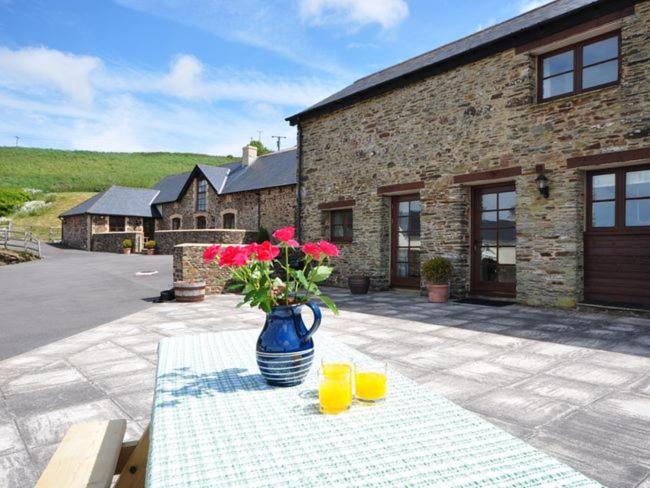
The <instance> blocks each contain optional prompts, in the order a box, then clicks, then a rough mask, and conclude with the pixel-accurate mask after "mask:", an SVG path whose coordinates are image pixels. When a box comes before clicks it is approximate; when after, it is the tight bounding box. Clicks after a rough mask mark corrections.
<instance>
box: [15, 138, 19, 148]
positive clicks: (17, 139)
mask: <svg viewBox="0 0 650 488" xmlns="http://www.w3.org/2000/svg"><path fill="white" fill-rule="evenodd" d="M14 137H15V138H16V147H18V141H19V140H20V136H14Z"/></svg>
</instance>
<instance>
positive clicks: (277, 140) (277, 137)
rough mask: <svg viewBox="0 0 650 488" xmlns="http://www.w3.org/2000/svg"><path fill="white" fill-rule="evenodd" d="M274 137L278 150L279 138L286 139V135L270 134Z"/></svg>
mask: <svg viewBox="0 0 650 488" xmlns="http://www.w3.org/2000/svg"><path fill="white" fill-rule="evenodd" d="M271 137H272V138H273V139H275V142H276V144H277V145H278V151H279V150H280V140H282V139H286V136H271Z"/></svg>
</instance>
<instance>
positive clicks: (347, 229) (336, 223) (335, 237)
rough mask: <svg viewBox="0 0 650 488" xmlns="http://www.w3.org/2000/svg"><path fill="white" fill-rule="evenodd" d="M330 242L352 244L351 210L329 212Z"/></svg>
mask: <svg viewBox="0 0 650 488" xmlns="http://www.w3.org/2000/svg"><path fill="white" fill-rule="evenodd" d="M330 225H331V227H330V240H331V241H332V242H352V209H346V210H332V211H331V212H330Z"/></svg>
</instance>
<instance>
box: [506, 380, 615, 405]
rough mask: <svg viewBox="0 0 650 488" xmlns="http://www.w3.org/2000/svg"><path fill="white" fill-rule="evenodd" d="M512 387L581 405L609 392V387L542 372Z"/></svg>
mask: <svg viewBox="0 0 650 488" xmlns="http://www.w3.org/2000/svg"><path fill="white" fill-rule="evenodd" d="M513 387H514V388H517V389H522V390H526V391H530V392H531V393H534V394H536V395H541V396H544V397H548V398H554V399H556V400H559V401H562V402H565V403H571V404H573V405H581V406H582V405H588V404H590V403H592V402H594V401H595V400H597V399H598V398H601V397H603V396H605V395H606V394H607V393H609V392H611V389H610V388H607V387H603V386H599V385H594V384H592V383H586V382H584V381H578V380H574V379H564V378H559V377H555V376H550V375H544V374H542V375H538V376H533V377H532V378H529V379H527V380H524V381H522V382H520V383H517V384H515V385H513Z"/></svg>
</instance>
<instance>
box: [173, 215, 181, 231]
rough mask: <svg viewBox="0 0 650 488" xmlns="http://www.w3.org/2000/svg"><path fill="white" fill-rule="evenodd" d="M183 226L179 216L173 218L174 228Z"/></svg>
mask: <svg viewBox="0 0 650 488" xmlns="http://www.w3.org/2000/svg"><path fill="white" fill-rule="evenodd" d="M180 228H181V219H180V218H179V217H174V218H173V219H172V230H178V229H180Z"/></svg>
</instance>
